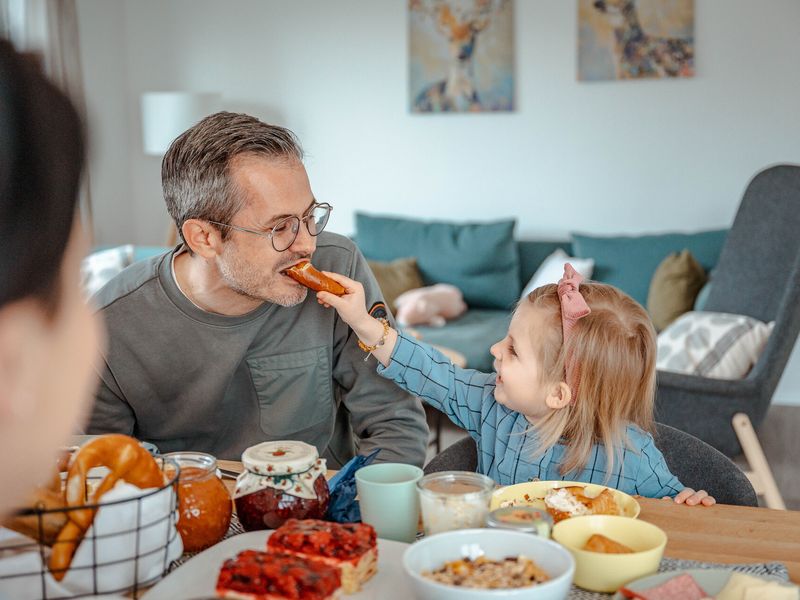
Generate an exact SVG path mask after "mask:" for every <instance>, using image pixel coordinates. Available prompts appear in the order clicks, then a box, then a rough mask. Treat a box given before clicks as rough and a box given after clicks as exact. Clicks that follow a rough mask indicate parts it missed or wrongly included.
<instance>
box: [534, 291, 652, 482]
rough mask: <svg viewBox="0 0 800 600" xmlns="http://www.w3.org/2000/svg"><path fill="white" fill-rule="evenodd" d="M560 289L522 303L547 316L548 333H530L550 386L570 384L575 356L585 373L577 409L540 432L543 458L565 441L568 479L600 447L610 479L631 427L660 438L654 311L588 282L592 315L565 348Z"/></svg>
mask: <svg viewBox="0 0 800 600" xmlns="http://www.w3.org/2000/svg"><path fill="white" fill-rule="evenodd" d="M557 290H558V287H557V286H556V285H545V286H542V287H540V288H537V289H535V290H533V291H532V292H531V293H530V294H529V295H528V297H527V299H524V300H522V301H521V302H520V305H523V304H525V303H528V305H529V306H533V307H534V308H536V309H539V310H541V311H543V313H542V314H544V315H545V319H544V321H545V325H544V327H541V328H538V329H537V330H535V331H531V336H532V338H533V341H534V348H538V352H539V357H538V358H539V360H540V363H541V365H542V376H543V378H544V379H545V381H546V382H548V383H557V382H560V381H565V369H564V366H565V364H566V361H567V358H568V357H569V360H570V361H571V362H572V363H573V364H575V365H577V366H578V367H579V369H577V370H576V371H577V373H576V379H575V389H573V390H572V391H573V394H575V392H576V390H577V395H575V396H574V397H573V401H572V403H571V404H570V405H569V406H567V407H566V408H563V409H561V410H554V411H552V412H550V413H549V414H548V415H547V416H546V417H545V418H544V419H542V420H541V421H540V422H539V423H538V424H537V425H536V426H535V428H536V431H537V432H538V434H539V440H540V447H539V448H538V449H537V452H536V454H537V455H541V454H542V453H544V452H545V451H547V449H549V448H550V447H551V446H553V445H554V444H556V443H557V442H558V441H559V440H561V439H562V438H563V439H564V440H565V441H566V442H567V443H568V449H567V452H566V454H565V456H564V461H563V463H562V465H561V474H562V475H566V474H567V473H571V472H573V471H575V472H577V471H581V470H583V468H584V467H585V466H586V463H587V462H588V459H589V455H590V453H591V450H592V445H593V444H595V443H601V444H603V445H604V446H605V452H606V460H607V468H606V476H607V478H608V477H610V474H611V472H612V471H613V468H614V462H615V460H621V456H620V455H621V453H622V450H623V448H624V446H625V445H626V444H627V436H626V434H625V428H626V426H627V425H628V424H629V423H632V424H634V425H637V426H638V427H640V428H641V429H642V430H644V431H648V432H652V431H653V406H654V402H655V385H656V334H655V330H654V329H653V325H652V322H651V321H650V317H649V316H648V314H647V312H646V311H645V310H644V309H643V308H642V306H641V305H640V304H639V303H637V302H636V301H635V300H634V299H633V298H631V297H630V296H628V295H627V294H625V293H624V292H622V291H620V290H618V289H617V288H615V287H613V286H610V285H606V284H602V283H582V284H581V285H580V293H581V294H582V295H583V297H584V298H585V299H586V303H587V304H588V305H589V308H591V312H590V313H589V314H588V315H587V316H585V317H583V318H581V319H579V320H578V321H577V322H576V324H575V326H574V327H573V328H572V331H571V333H570V335H569V336H568V339H567V343H566V344H564V343H563V341H564V339H563V334H562V329H561V303H560V301H559V297H558V291H557Z"/></svg>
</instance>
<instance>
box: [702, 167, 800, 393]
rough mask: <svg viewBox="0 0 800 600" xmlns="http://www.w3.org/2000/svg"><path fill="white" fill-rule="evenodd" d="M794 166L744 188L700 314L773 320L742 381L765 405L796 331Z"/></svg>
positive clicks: (798, 241) (799, 202)
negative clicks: (754, 387) (752, 382)
mask: <svg viewBox="0 0 800 600" xmlns="http://www.w3.org/2000/svg"><path fill="white" fill-rule="evenodd" d="M798 232H800V166H797V165H778V166H774V167H769V168H767V169H764V170H763V171H761V172H760V173H758V174H757V175H756V176H755V177H754V178H753V179H752V180H751V181H750V183H749V185H748V186H747V189H746V190H745V192H744V196H743V197H742V201H741V204H740V205H739V209H738V211H737V212H736V218H735V219H734V222H733V226H732V227H731V230H730V232H729V233H728V236H727V238H726V240H725V245H724V246H723V248H722V253H721V254H720V258H719V262H718V263H717V267H716V268H715V269H714V272H713V277H712V284H711V291H710V293H709V297H708V301H707V302H706V305H705V307H704V310H706V311H710V312H726V313H733V314H740V315H749V316H751V317H755V318H756V319H759V320H761V321H765V322H769V321H775V329H774V330H773V333H772V335H771V336H770V340H769V341H768V342H767V346H766V347H765V348H764V351H763V352H762V354H761V357H760V359H759V361H758V363H757V364H756V366H755V367H754V368H753V369H752V371H751V372H750V374H749V376H748V379H756V380H758V381H759V395H760V396H761V397H762V398H764V397H765V396H766V398H767V402H768V401H769V399H771V398H772V393H773V392H774V391H775V387H776V386H777V385H778V380H779V379H780V376H781V373H782V372H783V368H784V367H785V366H786V362H787V361H788V360H789V355H790V354H791V351H792V348H793V347H794V344H795V341H796V339H797V335H798V332H799V331H800V311H798V310H797V306H798V304H800V234H798Z"/></svg>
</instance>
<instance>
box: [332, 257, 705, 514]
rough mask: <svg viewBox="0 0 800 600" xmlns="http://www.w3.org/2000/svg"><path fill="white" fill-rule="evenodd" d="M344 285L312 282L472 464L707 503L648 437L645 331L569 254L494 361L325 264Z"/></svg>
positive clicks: (615, 293)
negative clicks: (462, 445)
mask: <svg viewBox="0 0 800 600" xmlns="http://www.w3.org/2000/svg"><path fill="white" fill-rule="evenodd" d="M326 275H329V276H330V277H331V278H333V279H335V280H336V281H338V282H339V283H341V284H342V285H343V286H344V287H345V289H346V290H347V293H346V294H345V295H344V296H342V297H338V296H335V295H333V294H330V293H327V292H319V293H318V294H317V299H318V301H319V302H320V303H321V304H324V305H326V306H333V307H334V308H335V309H336V310H337V311H338V312H339V316H341V318H342V319H343V320H344V321H345V322H347V323H348V325H350V327H351V328H352V329H353V331H354V332H355V333H356V335H357V336H358V337H359V339H360V340H361V341H360V343H359V345H360V346H361V348H362V350H365V351H367V352H370V353H371V354H372V355H373V356H375V358H376V359H378V361H379V362H380V363H381V364H380V365H379V366H378V372H379V373H380V374H381V375H383V376H384V377H387V378H389V379H391V380H392V381H394V382H395V383H397V384H398V385H399V386H400V387H402V388H405V389H406V390H408V391H409V392H411V393H412V394H414V395H416V396H419V397H420V398H422V399H423V400H425V401H426V402H428V403H429V404H430V405H431V406H433V407H435V408H437V409H438V410H441V411H443V412H444V413H445V414H446V415H447V416H448V417H449V418H450V419H451V420H452V421H453V422H454V423H455V424H456V425H458V426H459V427H462V428H464V429H466V430H467V431H468V432H469V433H470V435H471V436H472V437H473V438H474V439H475V441H476V442H477V445H478V470H479V471H480V472H481V473H484V474H486V475H488V476H490V477H491V478H492V479H494V480H495V481H496V482H498V483H500V484H502V485H507V484H512V483H518V482H521V481H528V480H531V479H534V478H538V479H543V480H553V479H569V480H574V481H583V482H587V483H601V484H606V485H609V486H611V487H614V488H616V489H619V490H621V491H623V492H626V493H629V494H640V495H642V496H647V497H652V498H659V497H665V496H669V497H674V499H675V502H677V503H683V502H685V503H686V504H690V505H694V504H698V503H702V504H704V505H706V506H710V505H712V504H714V502H715V500H714V498H712V497H711V496H709V495H708V494H707V493H706V492H705V491H703V490H700V491H698V492H695V491H694V490H692V489H691V488H686V487H684V486H683V485H682V484H681V483H680V481H678V479H677V478H676V477H675V476H674V475H673V474H672V473H670V471H669V469H668V468H667V464H666V462H665V460H664V457H663V455H662V454H661V452H659V450H658V449H657V448H656V447H655V444H654V443H653V438H652V436H651V435H650V433H649V432H650V431H651V430H652V429H653V403H654V396H655V377H656V368H655V358H656V344H655V333H654V331H653V327H652V325H651V323H650V319H649V317H648V315H647V313H646V312H645V311H644V309H643V308H642V307H641V306H640V305H639V304H637V303H636V302H635V301H634V300H633V299H632V298H630V297H629V296H628V295H626V294H624V293H623V292H621V291H620V290H618V289H616V288H614V287H612V286H610V285H605V284H601V283H586V284H581V282H582V277H581V275H580V274H578V273H577V272H576V271H575V270H574V269H573V268H572V266H571V265H570V264H566V265H565V267H564V277H563V278H562V279H561V281H560V282H559V283H558V285H545V286H542V287H540V288H537V289H535V290H534V291H533V292H531V293H530V294H529V295H528V297H527V298H525V299H523V300H521V301H520V303H519V305H518V306H517V308H516V310H515V311H514V315H513V318H512V319H511V325H510V327H509V329H508V334H507V335H506V337H505V338H503V339H502V340H501V341H499V342H498V343H496V344H495V345H494V346H492V348H491V353H492V356H494V359H495V361H494V369H495V371H496V373H491V374H489V373H480V372H478V371H474V370H471V369H460V368H458V367H455V366H453V364H451V363H450V361H449V360H448V359H447V358H446V357H445V356H444V355H442V354H441V353H439V352H438V351H436V350H435V349H433V348H431V347H430V346H429V345H427V344H423V343H420V342H418V341H417V340H415V339H413V338H411V337H409V336H408V335H405V334H403V333H399V332H397V331H395V330H394V329H392V328H391V327H389V324H388V322H386V321H385V320H383V321H378V320H377V319H374V318H373V317H371V316H370V315H369V314H367V311H366V309H365V306H364V292H363V289H362V287H361V284H360V283H358V282H357V281H353V280H351V279H348V278H347V277H343V276H342V275H338V274H336V273H326Z"/></svg>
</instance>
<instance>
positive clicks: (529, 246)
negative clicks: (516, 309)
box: [517, 240, 573, 289]
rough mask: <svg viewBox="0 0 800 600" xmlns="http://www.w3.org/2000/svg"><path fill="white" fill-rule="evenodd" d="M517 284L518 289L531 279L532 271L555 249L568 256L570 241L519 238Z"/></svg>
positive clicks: (570, 247) (536, 269) (570, 253)
mask: <svg viewBox="0 0 800 600" xmlns="http://www.w3.org/2000/svg"><path fill="white" fill-rule="evenodd" d="M517 248H518V249H519V277H520V278H519V284H520V289H522V288H524V287H525V285H526V284H527V283H528V282H529V281H530V280H531V277H533V275H534V273H536V271H538V270H539V267H541V266H542V263H543V262H544V260H545V259H546V258H547V257H548V256H550V255H551V254H552V253H553V252H555V251H556V250H559V249H561V250H563V251H564V252H566V253H567V254H569V255H570V256H573V254H572V243H571V242H541V241H537V240H519V241H518V242H517Z"/></svg>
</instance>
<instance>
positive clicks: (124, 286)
mask: <svg viewBox="0 0 800 600" xmlns="http://www.w3.org/2000/svg"><path fill="white" fill-rule="evenodd" d="M170 252H171V251H170ZM168 255H169V252H167V253H165V254H160V255H158V256H153V257H150V258H146V259H144V260H140V261H138V262H135V263H133V264H132V265H130V266H129V267H127V268H126V269H125V270H123V271H122V272H121V273H119V274H118V275H117V276H116V277H114V278H113V279H112V280H111V281H109V282H108V283H106V284H105V285H104V286H103V287H102V288H100V290H99V291H98V292H97V293H96V294H95V295H94V296H92V303H93V304H94V306H95V308H96V309H97V310H98V311H104V310H106V309H108V308H109V307H111V306H112V305H113V304H114V303H115V302H117V301H118V300H122V299H123V298H130V297H132V296H135V295H136V294H137V293H143V292H144V291H145V290H146V288H147V287H148V285H151V284H157V283H158V269H159V266H160V264H161V261H162V260H164V258H165V257H166V256H168Z"/></svg>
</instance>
